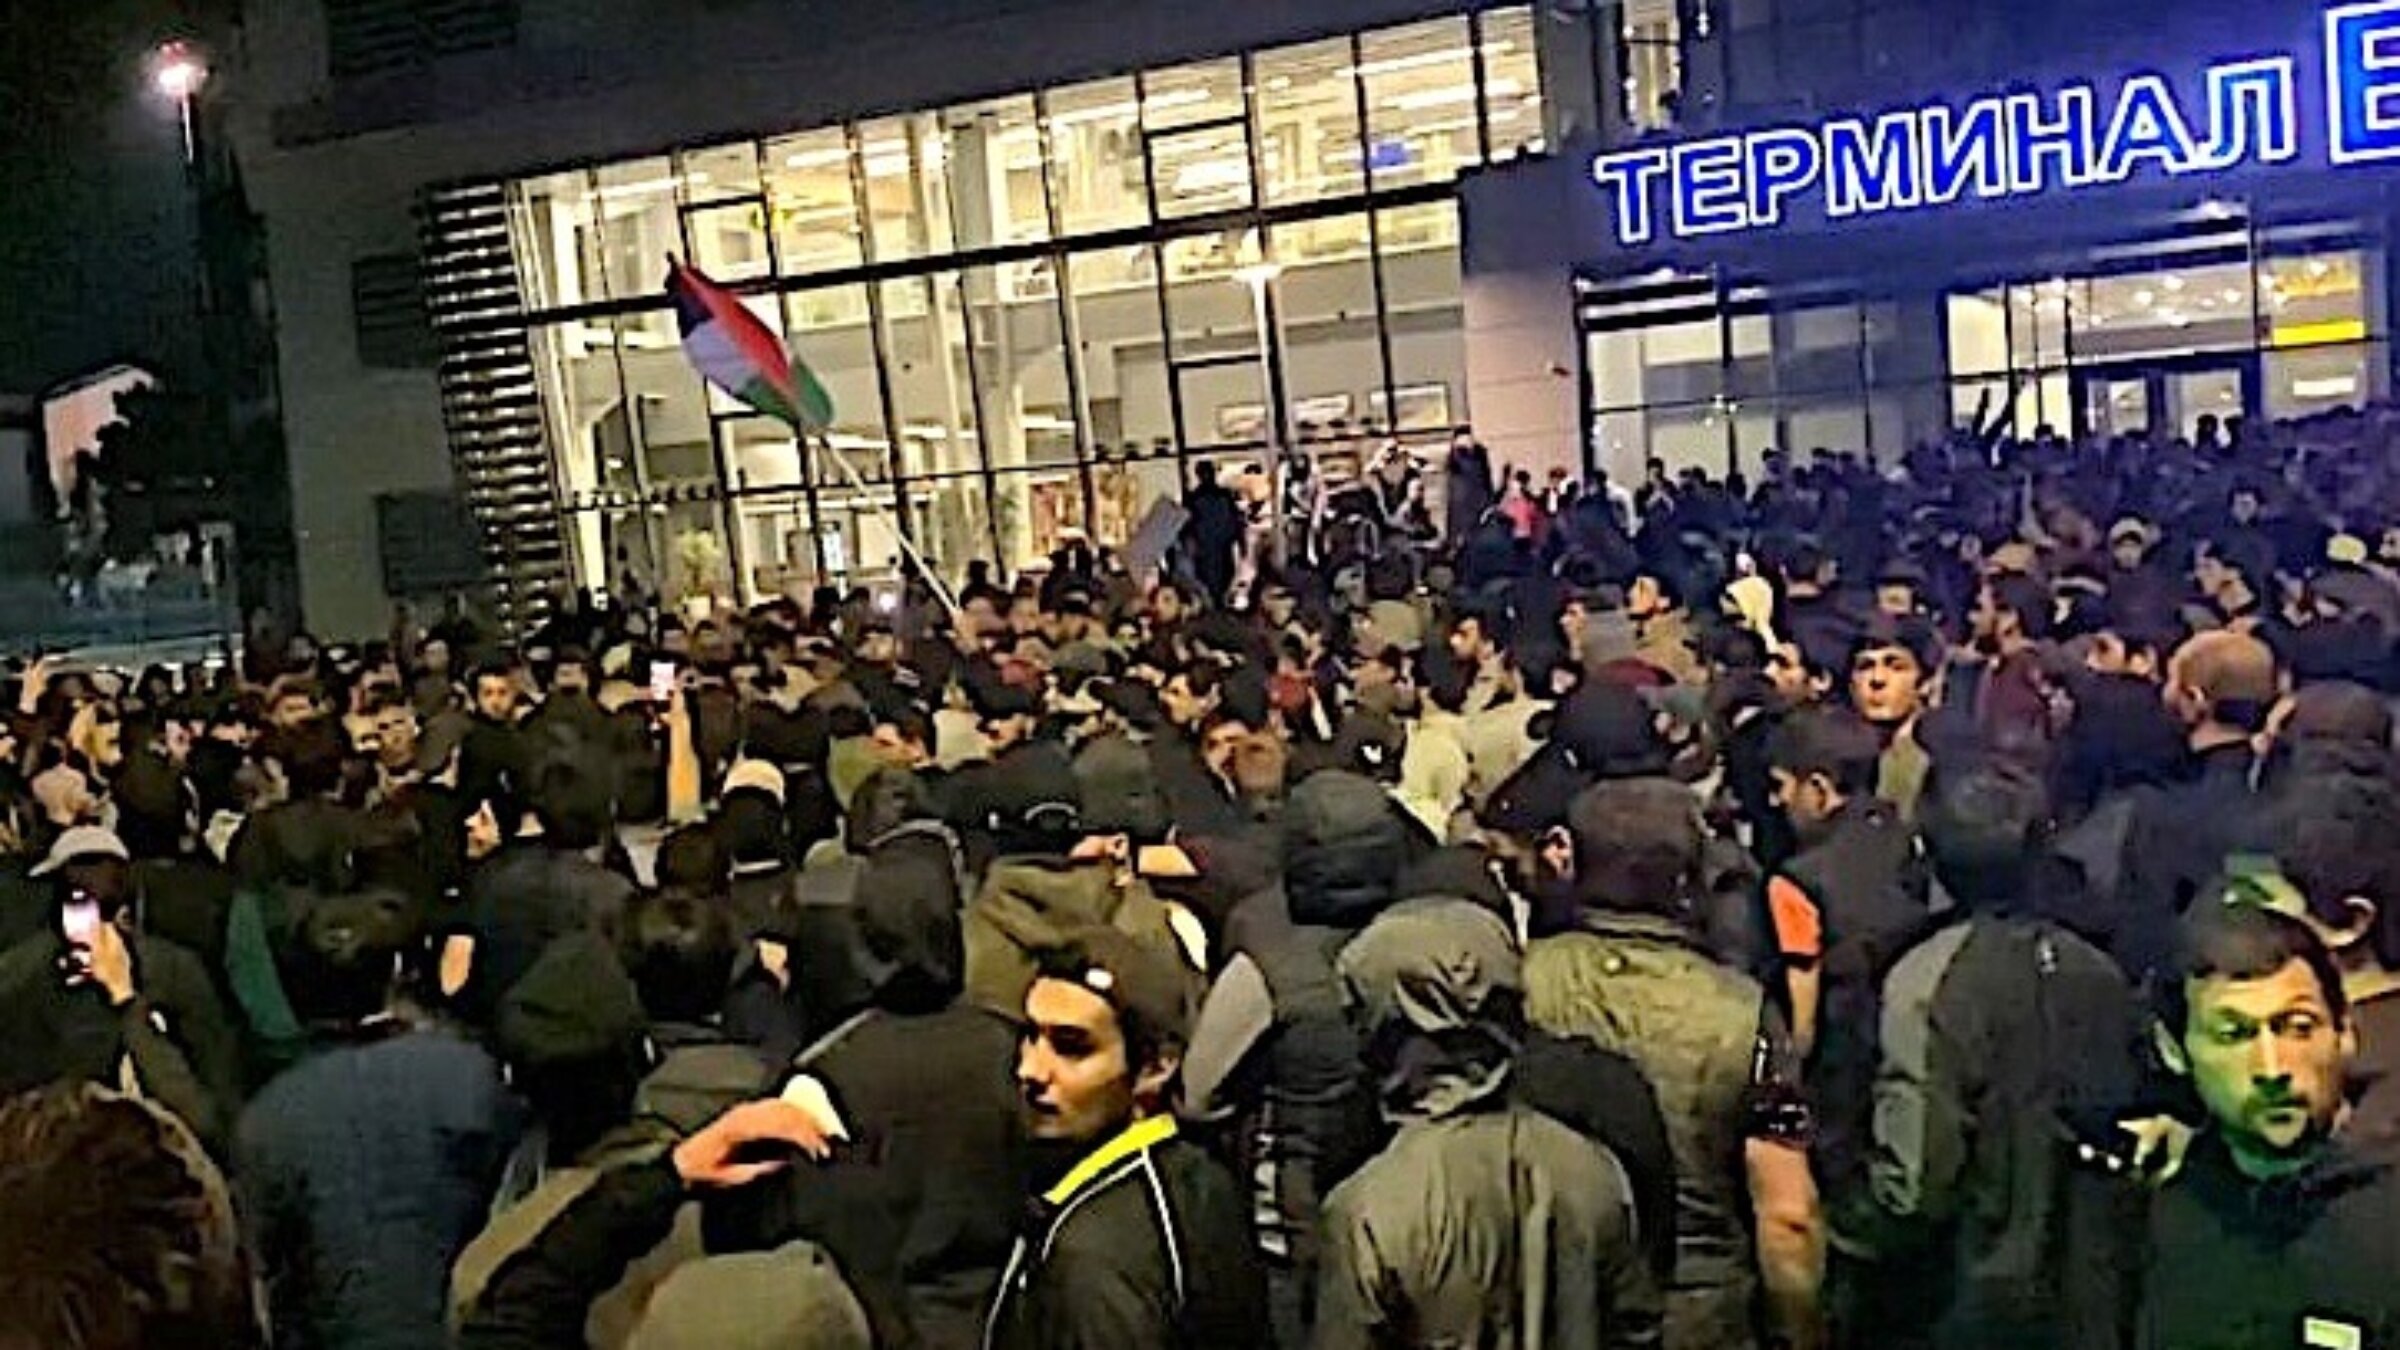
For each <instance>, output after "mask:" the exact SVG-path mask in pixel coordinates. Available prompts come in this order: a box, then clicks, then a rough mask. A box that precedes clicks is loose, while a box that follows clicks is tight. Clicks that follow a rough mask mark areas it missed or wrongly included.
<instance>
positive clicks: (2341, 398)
mask: <svg viewBox="0 0 2400 1350" xmlns="http://www.w3.org/2000/svg"><path fill="white" fill-rule="evenodd" d="M2384 371H2385V365H2384V361H2383V348H2382V346H2381V344H2376V343H2364V342H2353V343H2343V344H2340V345H2337V346H2318V347H2301V348H2295V349H2293V350H2290V351H2277V352H2269V353H2267V357H2266V382H2267V388H2266V403H2267V408H2266V411H2267V416H2268V417H2269V418H2271V419H2281V418H2291V417H2309V416H2313V415H2314V414H2317V413H2324V412H2331V411H2333V410H2334V409H2336V408H2358V407H2363V406H2365V405H2366V404H2368V403H2370V402H2374V401H2376V400H2379V399H2381V398H2383V397H2385V392H2386V390H2385V379H2384Z"/></svg>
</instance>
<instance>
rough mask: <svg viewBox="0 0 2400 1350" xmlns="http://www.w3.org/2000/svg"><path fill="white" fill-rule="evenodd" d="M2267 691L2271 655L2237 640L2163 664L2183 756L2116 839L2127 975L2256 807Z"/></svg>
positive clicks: (2141, 966)
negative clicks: (2180, 768) (2177, 771)
mask: <svg viewBox="0 0 2400 1350" xmlns="http://www.w3.org/2000/svg"><path fill="white" fill-rule="evenodd" d="M2277 693H2278V688H2277V684H2276V671H2275V654H2274V652H2273V651H2272V650H2271V649H2269V648H2268V646H2267V644H2266V643H2264V642H2261V641H2259V640H2258V639H2257V638H2255V637H2252V636H2250V635H2249V634H2247V633H2235V632H2226V631H2218V632H2210V633H2201V634H2199V635H2197V636H2195V637H2193V638H2192V639H2191V640H2190V641H2188V642H2185V643H2184V644H2183V645H2182V646H2181V647H2178V648H2176V649H2175V654H2174V655H2173V656H2172V657H2169V658H2168V660H2167V680H2166V688H2165V690H2164V695H2165V698H2166V702H2167V707H2168V710H2169V711H2171V712H2173V713H2174V714H2175V715H2176V717H2177V718H2178V719H2179V720H2180V721H2181V722H2182V723H2183V725H2184V729H2185V730H2184V740H2185V744H2186V746H2187V747H2189V749H2190V751H2191V756H2190V758H2189V760H2188V761H2187V764H2186V770H2185V776H2184V777H2183V778H2182V779H2181V781H2178V782H2176V783H2175V784H2173V785H2172V786H2170V787H2168V788H2167V789H2165V790H2164V791H2162V792H2160V793H2158V794H2156V795H2155V796H2153V797H2151V798H2150V799H2149V800H2148V801H2147V802H2146V803H2145V805H2144V807H2143V808H2142V809H2141V810H2140V811H2139V813H2138V814H2137V815H2136V816H2135V818H2134V820H2133V824H2132V828H2131V831H2130V834H2129V836H2128V838H2127V840H2126V846H2125V847H2126V855H2125V860H2124V868H2123V872H2122V877H2121V880H2120V881H2119V883H2118V885H2119V888H2120V891H2121V896H2120V900H2121V905H2120V912H2121V918H2120V923H2121V924H2122V925H2123V926H2122V929H2121V931H2120V936H2119V940H2118V943H2117V946H2116V956H2117V959H2118V960H2119V961H2121V962H2123V963H2124V965H2125V968H2126V970H2127V971H2128V972H2129V973H2131V974H2133V975H2135V976H2140V975H2143V974H2145V973H2147V972H2149V971H2151V970H2153V969H2155V968H2156V967H2157V965H2158V962H2159V959H2160V958H2161V957H2163V956H2164V955H2165V952H2166V948H2167V946H2168V943H2169V939H2170V938H2171V936H2172V935H2173V933H2174V925H2175V920H2176V917H2177V916H2178V915H2180V914H2182V913H2183V912H2184V911H2185V910H2187V909H2189V908H2191V905H2192V902H2193V900H2195V899H2196V898H2198V896H2199V894H2200V891H2201V889H2202V888H2203V887H2204V886H2206V885H2207V883H2208V882H2209V881H2210V880H2211V879H2212V878H2213V877H2215V876H2216V875H2217V872H2218V870H2219V869H2220V868H2222V867H2223V866H2224V864H2225V855H2226V854H2227V853H2229V852H2232V851H2233V849H2234V847H2235V846H2236V844H2238V843H2239V842H2240V836H2241V829H2242V825H2243V823H2244V822H2245V821H2246V820H2247V819H2248V818H2249V817H2250V816H2251V814H2252V813H2253V812H2254V811H2255V810H2256V809H2257V805H2258V796H2257V786H2256V780H2257V777H2258V773H2257V769H2258V752H2257V750H2256V749H2255V748H2254V745H2253V738H2254V737H2255V736H2257V734H2258V733H2259V732H2260V731H2262V730H2264V729H2265V728H2266V724H2267V714H2268V712H2269V710H2271V709H2272V708H2273V707H2274V705H2275V700H2276V696H2277Z"/></svg>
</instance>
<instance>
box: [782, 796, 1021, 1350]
mask: <svg viewBox="0 0 2400 1350" xmlns="http://www.w3.org/2000/svg"><path fill="white" fill-rule="evenodd" d="M889 776H890V777H891V778H894V779H898V780H900V781H906V776H905V775H899V774H892V775H889ZM884 778H886V775H878V776H877V779H871V780H869V783H868V785H867V787H866V788H863V789H862V790H861V792H860V794H859V798H858V800H857V801H855V802H853V804H852V805H853V813H852V821H853V825H854V827H856V826H858V825H859V824H861V823H862V822H861V818H860V815H859V812H858V809H857V808H858V806H859V805H860V804H861V803H864V802H866V801H867V800H868V799H869V798H870V797H873V796H876V795H878V792H879V789H878V781H879V780H882V779H884ZM918 805H919V807H920V808H921V806H922V803H919V804H918ZM861 832H862V833H864V831H861ZM957 847H958V846H957V843H956V840H955V839H952V838H949V837H948V831H947V829H946V828H945V827H943V826H942V825H941V824H940V823H939V822H936V821H932V820H929V819H923V818H921V817H917V818H910V819H904V820H899V821H890V822H885V823H883V828H881V829H879V830H877V831H875V833H874V838H873V839H872V840H871V841H870V842H868V843H866V844H865V845H864V846H863V849H862V851H863V855H864V856H863V858H862V863H863V866H862V868H861V870H860V873H859V876H858V879H857V887H856V891H855V895H854V899H853V903H852V908H853V913H854V916H855V920H856V924H857V929H858V939H859V946H860V951H861V954H862V956H863V958H864V961H865V963H866V966H867V968H868V969H869V970H870V972H871V973H872V974H873V976H874V1001H873V1004H872V1006H870V1007H869V1008H868V1009H867V1010H866V1011H864V1012H861V1013H859V1014H858V1015H857V1016H855V1017H853V1018H851V1019H849V1020H848V1021H846V1022H844V1023H842V1024H841V1025H840V1026H837V1027H835V1028H833V1029H832V1030H831V1031H830V1032H828V1033H827V1034H825V1035H824V1036H823V1037H822V1038H820V1039H819V1040H818V1041H817V1042H816V1043H815V1044H814V1045H812V1046H810V1047H808V1048H807V1049H805V1050H803V1051H802V1052H801V1053H800V1055H799V1057H798V1059H797V1060H796V1061H795V1063H794V1067H795V1068H796V1069H797V1070H798V1071H799V1072H801V1073H803V1074H806V1075H808V1076H810V1077H812V1078H814V1079H816V1080H817V1081H819V1082H820V1083H822V1084H823V1085H824V1088H825V1091H826V1093H827V1095H828V1096H829V1097H830V1098H831V1100H832V1102H833V1104H834V1107H835V1109H836V1110H837V1111H839V1113H840V1115H841V1118H842V1120H843V1122H844V1123H845V1124H846V1125H847V1126H848V1128H849V1135H850V1146H849V1147H848V1148H846V1149H845V1150H844V1151H843V1152H842V1154H841V1156H840V1157H839V1158H838V1159H837V1160H836V1162H835V1163H834V1164H833V1166H831V1167H830V1168H828V1169H826V1170H825V1171H822V1172H819V1173H815V1174H812V1175H809V1176H806V1177H795V1178H794V1179H793V1180H792V1181H791V1182H790V1184H788V1185H778V1186H774V1187H769V1188H765V1193H764V1194H763V1195H761V1196H759V1197H756V1204H755V1207H754V1208H751V1210H750V1214H749V1217H748V1218H747V1220H746V1222H748V1223H751V1224H754V1225H756V1235H757V1237H760V1238H763V1239H765V1240H766V1241H768V1242H770V1243H782V1242H785V1241H788V1240H789V1239H790V1238H792V1237H794V1236H805V1237H809V1238H812V1239H814V1240H816V1241H818V1242H821V1243H823V1244H824V1245H826V1246H827V1247H829V1248H832V1249H834V1250H835V1251H837V1252H839V1253H841V1254H842V1256H843V1258H844V1268H845V1271H846V1273H847V1274H848V1275H849V1277H850V1279H851V1282H852V1284H853V1285H854V1287H856V1289H857V1290H858V1292H859V1296H860V1299H861V1301H862V1302H863V1303H864V1304H865V1305H866V1308H867V1311H868V1316H869V1318H870V1320H871V1321H872V1322H873V1323H874V1325H875V1330H876V1341H877V1344H879V1345H884V1346H889V1347H908V1346H923V1347H927V1348H928V1350H971V1347H974V1346H976V1345H978V1344H979V1343H980V1342H981V1339H982V1334H983V1313H984V1311H985V1309H987V1308H988V1307H989V1306H990V1305H991V1300H992V1293H993V1290H994V1289H995V1288H997V1286H998V1284H999V1281H1000V1271H1001V1267H1002V1266H1003V1265H1005V1264H1006V1262H1007V1260H1008V1253H1009V1247H1010V1245H1011V1243H1012V1242H1013V1241H1014V1239H1015V1235H1016V1230H1015V1227H1014V1226H1013V1224H1012V1222H1011V1219H1012V1217H1013V1216H1014V1215H1015V1214H1016V1213H1017V1210H1018V1208H1019V1207H1020V1205H1021V1203H1022V1201H1023V1199H1024V1197H1025V1195H1026V1193H1027V1191H1028V1188H1029V1183H1030V1180H1031V1177H1032V1168H1031V1163H1030V1159H1029V1157H1028V1154H1027V1151H1026V1147H1025V1145H1024V1142H1023V1135H1022V1131H1021V1130H1020V1128H1019V1120H1018V1101H1017V1094H1016V1092H1015V1091H1014V1090H1012V1088H1011V1085H1010V1083H1009V1080H1008V1076H1007V1073H1006V1071H1005V1070H1006V1066H1007V1065H1008V1063H1009V1062H1010V1060H1011V1058H1012V1057H1013V1056H1014V1054H1015V1052H1016V1040H1017V1032H1016V1028H1015V1026H1014V1025H1013V1024H1012V1023H1011V1021H1010V1020H1009V1019H1007V1018H1004V1017H1001V1016H999V1015H998V1014H997V1013H995V1012H993V1011H991V1010H989V1009H986V1008H981V1007H977V1006H975V1005H974V1004H972V1003H969V1002H967V1001H965V1000H964V999H963V998H962V997H961V995H962V993H963V992H964V973H965V966H966V955H965V948H964V945H963V943H962V941H961V938H960V933H959V907H958V899H957V897H958V880H957V867H958V863H957ZM744 1199H745V1200H748V1199H750V1197H744Z"/></svg>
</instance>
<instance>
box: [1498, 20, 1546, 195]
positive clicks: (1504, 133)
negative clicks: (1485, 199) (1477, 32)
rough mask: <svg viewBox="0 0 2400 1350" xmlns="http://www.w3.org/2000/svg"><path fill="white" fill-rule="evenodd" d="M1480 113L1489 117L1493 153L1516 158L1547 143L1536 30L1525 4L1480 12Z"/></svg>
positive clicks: (1538, 41)
mask: <svg viewBox="0 0 2400 1350" xmlns="http://www.w3.org/2000/svg"><path fill="white" fill-rule="evenodd" d="M1482 32H1483V78H1484V100H1485V102H1484V115H1485V117H1487V118H1488V119H1490V122H1491V128H1492V133H1491V134H1492V158H1493V159H1494V160H1508V159H1515V158H1516V157H1517V156H1518V155H1520V154H1525V153H1529V152H1530V153H1536V154H1538V153H1540V152H1541V151H1542V150H1544V149H1546V148H1547V147H1548V145H1549V141H1548V139H1547V132H1546V130H1545V119H1544V117H1543V115H1542V63H1541V40H1540V31H1539V30H1538V29H1537V28H1536V27H1535V26H1534V22H1533V11H1532V10H1531V9H1530V8H1526V7H1516V8H1510V9H1496V10H1493V11H1491V12H1489V13H1487V14H1485V15H1484V16H1483V28H1482Z"/></svg>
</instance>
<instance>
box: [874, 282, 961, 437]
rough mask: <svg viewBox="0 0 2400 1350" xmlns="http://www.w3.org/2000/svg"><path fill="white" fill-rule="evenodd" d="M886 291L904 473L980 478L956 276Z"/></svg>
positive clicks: (886, 284) (890, 285)
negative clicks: (969, 474)
mask: <svg viewBox="0 0 2400 1350" xmlns="http://www.w3.org/2000/svg"><path fill="white" fill-rule="evenodd" d="M882 287H883V297H884V311H885V319H886V322H887V324H888V326H889V328H890V334H889V337H888V339H887V341H886V345H885V350H886V351H887V352H888V353H889V355H890V360H891V369H890V376H891V381H892V400H893V405H894V407H895V408H896V409H897V411H898V414H899V418H900V428H899V431H900V447H901V467H902V470H903V472H905V473H906V474H907V475H908V476H909V477H911V478H938V477H941V476H943V475H946V474H957V473H971V472H978V471H980V470H981V469H982V467H983V460H982V457H981V456H980V455H979V454H978V453H977V450H976V439H977V435H978V429H979V426H980V422H979V419H978V416H977V411H976V407H975V388H974V382H973V378H972V375H971V373H970V371H969V370H968V366H967V345H966V344H967V333H966V319H965V313H964V310H963V308H962V305H961V299H960V293H959V274H958V273H956V272H940V273H935V274H933V275H930V276H923V277H910V278H908V279H906V280H901V281H887V282H884V283H882ZM908 292H914V294H913V295H911V294H908Z"/></svg>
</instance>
